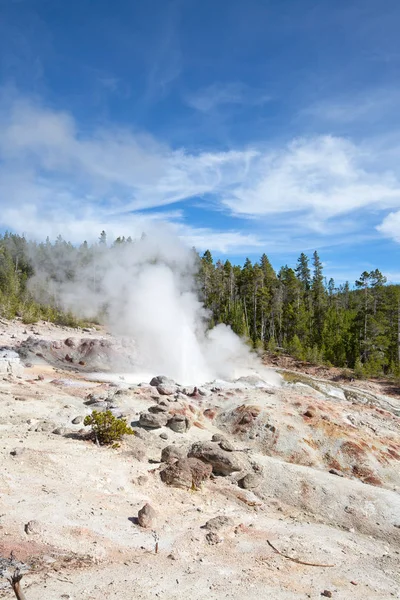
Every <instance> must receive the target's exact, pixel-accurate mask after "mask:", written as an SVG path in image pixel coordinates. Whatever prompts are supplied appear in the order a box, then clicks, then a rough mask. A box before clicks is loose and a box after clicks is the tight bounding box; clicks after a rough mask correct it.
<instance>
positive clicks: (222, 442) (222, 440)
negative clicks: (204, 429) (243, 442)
mask: <svg viewBox="0 0 400 600" xmlns="http://www.w3.org/2000/svg"><path fill="white" fill-rule="evenodd" d="M211 441H212V442H217V443H218V445H219V447H220V448H221V449H222V450H226V451H227V452H234V450H235V448H234V446H232V444H231V443H230V442H229V441H228V440H227V439H226V437H224V436H223V435H221V434H220V433H214V435H213V436H212V438H211Z"/></svg>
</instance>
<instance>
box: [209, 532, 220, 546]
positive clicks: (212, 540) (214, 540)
mask: <svg viewBox="0 0 400 600" xmlns="http://www.w3.org/2000/svg"><path fill="white" fill-rule="evenodd" d="M206 541H207V543H208V544H210V546H215V545H216V544H221V542H223V540H222V538H221V537H220V536H219V535H218V533H216V532H215V531H209V532H208V533H207V535H206Z"/></svg>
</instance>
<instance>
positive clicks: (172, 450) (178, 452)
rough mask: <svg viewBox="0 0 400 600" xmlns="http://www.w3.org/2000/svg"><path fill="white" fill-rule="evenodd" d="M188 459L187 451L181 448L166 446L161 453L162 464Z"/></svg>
mask: <svg viewBox="0 0 400 600" xmlns="http://www.w3.org/2000/svg"><path fill="white" fill-rule="evenodd" d="M185 458H187V451H186V450H185V449H184V448H181V447H180V446H174V445H173V444H172V445H170V446H165V448H163V449H162V451H161V462H166V463H171V462H175V461H177V460H182V459H185Z"/></svg>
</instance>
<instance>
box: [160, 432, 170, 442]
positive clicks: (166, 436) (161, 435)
mask: <svg viewBox="0 0 400 600" xmlns="http://www.w3.org/2000/svg"><path fill="white" fill-rule="evenodd" d="M160 438H161V439H162V440H167V439H168V433H165V431H163V432H162V433H160Z"/></svg>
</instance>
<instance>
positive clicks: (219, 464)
mask: <svg viewBox="0 0 400 600" xmlns="http://www.w3.org/2000/svg"><path fill="white" fill-rule="evenodd" d="M188 456H189V457H193V458H198V459H199V460H202V461H203V462H205V463H209V464H210V465H211V466H212V470H213V473H215V474H216V475H230V474H231V473H234V472H235V471H240V470H241V469H242V466H241V465H240V464H239V461H238V460H237V459H236V457H235V455H234V454H232V453H231V452H227V451H226V450H222V449H221V448H219V447H218V446H216V445H215V444H213V443H207V442H196V443H195V444H193V446H192V447H191V449H190V452H189V454H188Z"/></svg>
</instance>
